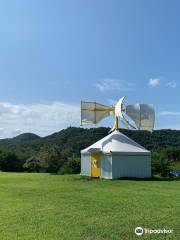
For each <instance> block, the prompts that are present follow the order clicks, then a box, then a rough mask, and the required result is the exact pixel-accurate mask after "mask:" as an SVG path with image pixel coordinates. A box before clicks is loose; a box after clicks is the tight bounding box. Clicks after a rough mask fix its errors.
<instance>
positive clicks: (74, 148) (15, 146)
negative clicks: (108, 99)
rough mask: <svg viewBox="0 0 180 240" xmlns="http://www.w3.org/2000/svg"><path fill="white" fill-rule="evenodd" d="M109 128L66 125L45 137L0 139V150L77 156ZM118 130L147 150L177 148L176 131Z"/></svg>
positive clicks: (179, 138) (27, 135) (28, 135)
mask: <svg viewBox="0 0 180 240" xmlns="http://www.w3.org/2000/svg"><path fill="white" fill-rule="evenodd" d="M109 130H110V129H109V128H104V127H101V128H91V129H84V128H75V127H69V128H67V129H64V130H62V131H60V132H57V133H54V134H52V135H49V136H47V137H43V138H42V137H39V136H37V135H35V134H32V133H25V134H21V135H19V136H17V137H15V138H11V139H3V140H0V150H2V149H7V150H8V151H9V150H10V151H11V150H14V151H16V152H19V153H22V154H25V155H29V156H30V155H32V153H37V152H38V151H40V150H42V148H50V147H51V146H58V147H59V149H60V150H62V151H65V152H66V151H67V152H71V154H75V155H79V152H80V150H81V149H83V148H86V147H87V146H89V145H91V144H92V143H94V142H96V141H97V140H99V139H101V138H103V137H104V136H106V135H107V134H108V131H109ZM120 131H121V132H122V133H124V134H126V135H127V136H128V137H130V138H132V139H133V140H135V141H136V142H138V143H139V144H141V145H142V146H144V147H145V148H147V149H148V150H151V151H159V150H160V149H162V148H165V147H180V130H168V129H166V130H155V131H153V132H152V133H150V132H147V131H133V130H126V129H120Z"/></svg>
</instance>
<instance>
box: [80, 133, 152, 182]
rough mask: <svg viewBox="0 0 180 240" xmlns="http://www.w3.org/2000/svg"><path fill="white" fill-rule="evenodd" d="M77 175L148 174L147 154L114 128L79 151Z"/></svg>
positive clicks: (149, 169) (149, 162)
mask: <svg viewBox="0 0 180 240" xmlns="http://www.w3.org/2000/svg"><path fill="white" fill-rule="evenodd" d="M81 175H84V176H91V177H100V178H106V179H117V178H126V177H127V178H149V177H151V153H150V152H149V151H148V150H146V149H145V148H144V147H142V146H141V145H139V144H138V143H136V142H135V141H133V140H132V139H130V138H128V137H127V136H126V135H124V134H122V133H120V132H119V131H117V130H115V131H113V132H112V133H111V134H109V135H108V136H106V137H104V138H102V139H101V140H99V141H98V142H96V143H94V144H93V145H91V146H89V147H88V148H86V149H84V150H82V151H81Z"/></svg>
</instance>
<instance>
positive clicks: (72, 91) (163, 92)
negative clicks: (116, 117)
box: [0, 0, 180, 138]
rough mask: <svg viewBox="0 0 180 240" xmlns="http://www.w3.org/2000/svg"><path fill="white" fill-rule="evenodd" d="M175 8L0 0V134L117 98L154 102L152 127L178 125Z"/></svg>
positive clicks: (69, 118) (70, 120) (43, 129)
mask: <svg viewBox="0 0 180 240" xmlns="http://www.w3.org/2000/svg"><path fill="white" fill-rule="evenodd" d="M179 9H180V3H179V1H175V0H171V1H170V0H158V1H157V0H151V1H144V0H135V1H134V0H131V1H130V0H124V1H121V0H111V1H110V0H98V1H97V0H91V1H89V0H71V1H70V0H52V1H46V0H43V1H42V0H31V1H24V0H11V1H10V0H6V1H1V3H0V83H1V85H0V86H1V88H0V122H1V125H0V138H4V137H11V136H14V135H17V134H19V133H22V132H27V131H28V132H29V131H31V132H35V133H37V134H40V135H41V136H44V135H47V134H50V133H52V132H54V131H59V130H61V129H62V128H65V127H67V126H69V125H71V126H79V118H80V113H79V107H80V101H81V100H89V101H91V100H92V101H94V100H97V101H98V102H100V103H104V104H110V103H112V102H115V101H117V100H118V99H119V98H120V97H121V96H126V103H137V102H140V103H153V104H154V106H155V109H156V128H172V129H180V121H179V117H180V108H179V102H180V95H179V91H180V81H179V78H180V72H179V67H180V44H179V43H180V17H179ZM111 123H112V122H111ZM111 123H110V125H111ZM103 124H107V122H106V121H105V122H102V125H103Z"/></svg>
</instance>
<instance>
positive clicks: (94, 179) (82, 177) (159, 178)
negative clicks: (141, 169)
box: [76, 176, 180, 181]
mask: <svg viewBox="0 0 180 240" xmlns="http://www.w3.org/2000/svg"><path fill="white" fill-rule="evenodd" d="M76 180H84V181H97V180H101V181H109V180H110V181H118V180H124V181H126V180H128V181H129V180H131V181H180V177H161V176H153V177H151V178H128V177H123V178H118V179H102V178H93V177H87V176H80V178H78V179H76Z"/></svg>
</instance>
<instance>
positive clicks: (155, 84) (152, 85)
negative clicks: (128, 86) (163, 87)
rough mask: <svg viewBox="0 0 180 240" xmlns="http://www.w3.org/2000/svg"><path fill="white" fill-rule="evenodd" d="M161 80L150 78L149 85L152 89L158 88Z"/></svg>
mask: <svg viewBox="0 0 180 240" xmlns="http://www.w3.org/2000/svg"><path fill="white" fill-rule="evenodd" d="M160 81H161V79H160V78H150V79H149V82H148V85H149V86H151V87H156V86H157V85H159V83H160Z"/></svg>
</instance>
